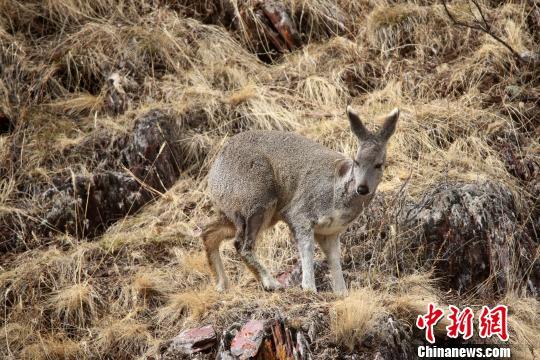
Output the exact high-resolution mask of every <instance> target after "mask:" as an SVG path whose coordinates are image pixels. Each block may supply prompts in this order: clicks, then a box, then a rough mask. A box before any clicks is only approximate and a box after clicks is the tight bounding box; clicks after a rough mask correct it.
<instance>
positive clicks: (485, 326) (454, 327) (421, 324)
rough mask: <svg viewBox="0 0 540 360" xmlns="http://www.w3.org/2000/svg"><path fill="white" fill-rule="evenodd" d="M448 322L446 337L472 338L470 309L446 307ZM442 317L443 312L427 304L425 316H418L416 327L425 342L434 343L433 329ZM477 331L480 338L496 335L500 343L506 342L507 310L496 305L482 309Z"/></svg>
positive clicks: (472, 318)
mask: <svg viewBox="0 0 540 360" xmlns="http://www.w3.org/2000/svg"><path fill="white" fill-rule="evenodd" d="M448 309H449V313H448V320H450V325H448V326H447V327H446V335H447V336H448V337H449V338H454V339H455V338H457V337H458V336H460V335H461V336H462V337H463V339H464V340H467V339H470V338H471V337H472V336H473V330H474V327H473V321H474V313H473V311H472V309H471V308H470V307H465V308H464V309H463V310H460V309H459V308H457V307H455V306H453V305H450V306H448ZM443 317H444V311H443V310H442V309H439V308H437V307H435V305H434V304H432V303H430V304H428V311H427V313H426V314H425V315H418V318H417V319H416V326H417V327H418V328H419V329H420V330H425V336H426V340H427V341H429V342H430V343H431V344H433V343H435V332H434V327H435V325H437V323H438V322H439V321H440V320H441V319H442V318H443ZM478 331H479V336H480V337H481V338H489V337H492V336H493V335H497V336H498V337H499V338H500V339H501V340H502V341H507V340H508V338H509V336H508V308H507V307H506V306H505V305H497V306H495V307H494V308H492V309H490V308H489V307H487V306H483V307H482V311H481V312H480V315H479V317H478Z"/></svg>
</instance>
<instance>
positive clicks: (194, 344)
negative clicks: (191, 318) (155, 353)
mask: <svg viewBox="0 0 540 360" xmlns="http://www.w3.org/2000/svg"><path fill="white" fill-rule="evenodd" d="M216 342H217V335H216V332H215V330H214V328H213V327H212V326H210V325H208V326H203V327H200V328H194V329H188V330H184V331H182V332H181V333H180V334H178V335H177V336H176V337H174V338H173V339H172V340H171V341H170V342H169V343H168V346H167V348H166V350H165V352H164V353H163V354H162V355H163V359H175V358H179V357H182V356H183V355H193V354H196V353H200V352H205V351H208V350H210V349H212V348H213V347H214V345H215V344H216Z"/></svg>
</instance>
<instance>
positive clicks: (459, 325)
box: [446, 305, 474, 340]
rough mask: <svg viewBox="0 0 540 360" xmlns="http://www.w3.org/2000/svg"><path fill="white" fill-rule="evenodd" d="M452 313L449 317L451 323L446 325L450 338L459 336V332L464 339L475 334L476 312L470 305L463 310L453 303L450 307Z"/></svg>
mask: <svg viewBox="0 0 540 360" xmlns="http://www.w3.org/2000/svg"><path fill="white" fill-rule="evenodd" d="M448 308H449V309H450V314H449V315H448V319H449V320H450V325H448V326H447V327H446V336H448V337H450V338H454V339H455V338H457V337H458V336H459V334H461V335H463V339H465V340H467V339H469V338H471V337H472V336H473V319H474V314H473V311H472V309H471V308H470V307H466V308H465V309H463V311H461V312H460V311H459V309H458V308H457V307H455V306H453V305H450V306H449V307H448Z"/></svg>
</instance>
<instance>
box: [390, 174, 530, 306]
mask: <svg viewBox="0 0 540 360" xmlns="http://www.w3.org/2000/svg"><path fill="white" fill-rule="evenodd" d="M398 221H399V224H398V231H397V236H403V237H404V238H409V239H412V240H414V242H413V243H416V244H417V248H416V251H417V254H418V255H420V258H422V259H424V260H425V261H426V262H427V263H428V264H431V265H432V266H433V267H434V269H435V273H436V276H440V277H441V278H442V279H443V283H444V284H445V285H446V287H447V288H451V289H454V290H456V291H457V292H459V293H464V292H467V291H470V290H473V289H474V290H476V291H478V292H480V293H485V294H484V295H487V296H489V295H490V294H492V293H493V291H496V292H498V293H503V292H504V291H506V290H509V289H510V288H515V287H516V286H527V287H529V290H530V291H531V292H533V293H535V294H536V293H537V291H538V288H539V285H540V284H539V283H538V279H539V278H540V276H538V275H539V274H538V273H534V272H533V273H529V272H528V271H529V269H530V266H531V265H533V262H534V254H535V253H536V247H535V245H534V243H533V242H532V241H531V239H530V238H529V237H528V236H527V235H526V233H525V232H524V231H522V230H521V229H520V227H519V216H518V210H517V207H516V203H515V200H514V196H513V194H512V192H511V191H510V190H509V189H508V188H507V187H505V186H504V185H502V184H500V183H497V182H493V181H481V182H475V183H443V184H439V185H437V186H435V187H434V188H433V189H431V190H430V191H428V192H426V193H425V195H424V196H423V197H422V199H421V200H420V201H418V202H416V203H412V204H407V205H405V206H404V208H403V209H402V211H401V213H400V215H399V217H398ZM516 262H517V263H516ZM536 268H537V267H536ZM535 271H536V272H537V269H536V270H535ZM532 279H534V280H533V283H529V281H525V282H523V280H532Z"/></svg>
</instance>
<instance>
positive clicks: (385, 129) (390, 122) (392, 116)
mask: <svg viewBox="0 0 540 360" xmlns="http://www.w3.org/2000/svg"><path fill="white" fill-rule="evenodd" d="M398 119H399V109H398V108H395V109H394V110H392V111H391V112H390V113H389V114H388V115H386V119H385V120H384V124H383V126H382V127H381V130H379V133H378V136H379V137H380V138H381V139H383V140H384V141H387V140H388V139H390V137H391V136H392V134H394V131H396V124H397V121H398Z"/></svg>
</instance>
